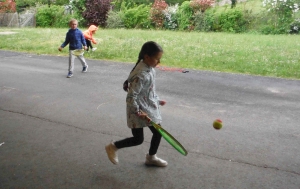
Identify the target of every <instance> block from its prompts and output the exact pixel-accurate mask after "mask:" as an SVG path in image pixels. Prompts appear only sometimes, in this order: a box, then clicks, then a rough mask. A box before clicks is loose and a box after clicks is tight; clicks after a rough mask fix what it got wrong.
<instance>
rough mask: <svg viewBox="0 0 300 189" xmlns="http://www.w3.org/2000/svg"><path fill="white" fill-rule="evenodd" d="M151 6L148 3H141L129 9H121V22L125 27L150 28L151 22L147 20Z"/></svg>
mask: <svg viewBox="0 0 300 189" xmlns="http://www.w3.org/2000/svg"><path fill="white" fill-rule="evenodd" d="M150 9H151V7H150V6H149V5H145V4H141V5H139V6H135V7H133V8H129V9H123V10H122V11H123V12H124V17H123V22H124V25H125V27H126V28H142V29H146V28H150V27H151V22H150V20H149V12H150Z"/></svg>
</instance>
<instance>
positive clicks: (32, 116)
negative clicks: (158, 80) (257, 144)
mask: <svg viewBox="0 0 300 189" xmlns="http://www.w3.org/2000/svg"><path fill="white" fill-rule="evenodd" d="M0 110H1V111H4V112H9V113H14V114H19V115H23V116H28V117H31V118H34V119H39V120H42V121H46V122H50V123H55V124H60V125H65V126H67V127H72V128H75V129H79V130H82V131H90V132H94V133H100V134H104V135H110V136H118V137H124V136H121V135H116V134H111V133H110V132H103V131H102V132H101V131H95V130H92V129H86V128H81V127H78V126H74V125H70V124H67V123H62V122H58V121H53V120H50V119H46V118H43V117H38V116H34V115H29V114H25V113H22V112H16V111H12V110H6V109H2V108H0ZM144 142H147V143H150V142H149V141H146V140H145V141H144ZM164 147H166V146H164ZM166 148H168V147H166ZM169 149H171V148H169ZM189 153H193V154H197V155H202V156H206V157H211V158H215V159H219V160H223V161H230V162H233V163H239V164H244V165H250V166H254V167H258V168H265V169H272V170H275V171H283V172H286V173H291V174H295V175H298V176H300V173H298V172H295V171H289V170H282V169H279V168H277V167H271V166H267V165H256V164H253V163H248V162H244V161H236V160H231V159H226V158H221V157H217V156H213V155H208V154H204V153H199V152H195V151H189Z"/></svg>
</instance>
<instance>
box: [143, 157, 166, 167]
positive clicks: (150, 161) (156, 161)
mask: <svg viewBox="0 0 300 189" xmlns="http://www.w3.org/2000/svg"><path fill="white" fill-rule="evenodd" d="M145 164H146V165H155V166H158V167H166V166H167V165H168V162H166V161H165V160H163V159H160V158H158V157H157V156H156V154H155V155H152V156H150V155H149V154H147V155H146V161H145Z"/></svg>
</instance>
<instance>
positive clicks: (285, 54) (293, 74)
mask: <svg viewBox="0 0 300 189" xmlns="http://www.w3.org/2000/svg"><path fill="white" fill-rule="evenodd" d="M67 30H68V29H41V28H20V29H19V28H18V29H14V28H0V32H7V31H11V32H17V33H15V34H11V35H1V34H0V41H1V43H0V49H5V50H12V51H21V52H29V53H35V54H48V55H59V56H68V47H66V48H65V49H64V50H63V52H59V51H58V50H57V48H58V47H59V46H60V45H61V43H62V42H63V41H64V38H65V34H66V32H67ZM82 30H84V29H82ZM94 37H95V38H96V39H97V40H98V41H99V44H98V45H96V46H95V47H97V48H98V49H97V51H95V52H90V53H85V57H86V58H89V59H102V60H112V61H120V62H129V63H134V62H135V61H136V60H137V57H138V53H139V50H140V48H141V46H142V45H143V43H144V42H146V41H148V40H153V41H156V42H158V43H159V44H160V45H161V46H162V47H163V49H164V56H163V58H162V65H163V66H169V67H178V68H188V69H199V70H212V71H221V72H233V73H244V74H253V75H262V76H272V77H283V78H297V79H300V63H299V57H300V56H299V55H300V53H299V49H300V36H298V35H258V34H228V33H198V32H175V31H160V30H158V31H157V30H152V31H150V30H148V31H146V30H126V29H119V30H117V29H114V30H109V29H100V30H99V31H98V32H97V34H96V35H95V36H94Z"/></svg>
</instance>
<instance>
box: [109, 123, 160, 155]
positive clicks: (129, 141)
mask: <svg viewBox="0 0 300 189" xmlns="http://www.w3.org/2000/svg"><path fill="white" fill-rule="evenodd" d="M149 129H150V130H151V132H152V133H153V136H152V139H151V144H150V149H149V155H154V154H156V152H157V149H158V146H159V144H160V140H161V135H160V134H159V132H158V131H157V130H156V129H155V128H154V127H153V126H150V127H149ZM131 132H132V135H133V137H130V138H126V139H123V140H119V141H117V142H115V146H116V147H117V148H118V149H120V148H126V147H131V146H137V145H140V144H142V143H143V142H144V129H143V128H137V129H131Z"/></svg>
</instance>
